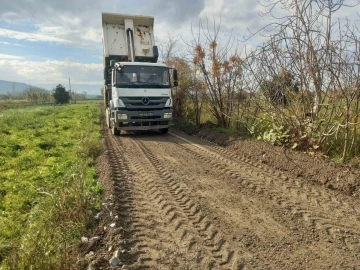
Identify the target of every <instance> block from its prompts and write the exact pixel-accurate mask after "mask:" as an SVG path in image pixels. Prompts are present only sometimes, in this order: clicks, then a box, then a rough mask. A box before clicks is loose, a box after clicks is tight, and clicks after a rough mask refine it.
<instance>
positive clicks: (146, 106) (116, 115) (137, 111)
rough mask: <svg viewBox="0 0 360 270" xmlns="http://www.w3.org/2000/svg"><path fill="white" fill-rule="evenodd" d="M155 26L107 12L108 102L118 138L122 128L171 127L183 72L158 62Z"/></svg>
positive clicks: (143, 19) (163, 129)
mask: <svg viewBox="0 0 360 270" xmlns="http://www.w3.org/2000/svg"><path fill="white" fill-rule="evenodd" d="M153 24H154V18H153V17H145V16H133V15H124V14H112V13H102V25H103V50H104V52H103V54H104V103H105V108H106V120H107V124H108V127H109V128H111V130H112V133H113V134H114V135H119V134H120V131H121V130H159V131H160V132H162V133H166V132H167V131H168V128H169V125H170V124H171V120H172V105H173V104H172V98H171V89H172V86H177V72H176V70H175V69H170V68H168V67H167V66H166V65H165V64H160V63H157V60H158V49H157V46H155V42H154V40H155V39H154V33H153ZM171 75H172V76H171ZM171 77H172V80H171ZM171 81H173V83H171Z"/></svg>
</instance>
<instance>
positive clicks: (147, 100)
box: [141, 97, 150, 105]
mask: <svg viewBox="0 0 360 270" xmlns="http://www.w3.org/2000/svg"><path fill="white" fill-rule="evenodd" d="M141 102H142V104H144V105H149V103H150V100H149V98H147V97H144V98H142V100H141Z"/></svg>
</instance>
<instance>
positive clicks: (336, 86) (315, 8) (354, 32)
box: [244, 0, 359, 161]
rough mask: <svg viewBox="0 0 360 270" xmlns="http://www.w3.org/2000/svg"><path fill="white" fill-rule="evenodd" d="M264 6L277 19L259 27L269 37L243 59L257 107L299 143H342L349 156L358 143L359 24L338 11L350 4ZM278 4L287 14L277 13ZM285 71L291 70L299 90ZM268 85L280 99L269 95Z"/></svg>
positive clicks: (328, 146)
mask: <svg viewBox="0 0 360 270" xmlns="http://www.w3.org/2000/svg"><path fill="white" fill-rule="evenodd" d="M264 6H266V7H267V8H268V10H269V12H268V13H267V14H264V15H270V16H272V17H273V19H275V22H273V23H271V24H269V25H267V26H265V27H264V28H262V29H261V30H260V31H259V32H258V33H261V34H262V35H267V41H266V42H265V43H264V44H263V45H262V46H260V47H259V48H258V49H257V50H255V51H252V52H250V53H247V58H246V61H245V62H246V63H244V67H245V69H246V71H245V73H246V74H247V75H248V77H247V84H249V85H250V84H251V85H252V90H253V91H254V93H256V94H254V95H253V96H254V97H256V99H255V103H256V105H257V107H258V108H259V109H260V111H261V112H262V115H263V116H264V115H265V116H266V117H267V119H268V120H269V122H271V123H272V124H275V125H277V126H285V127H287V128H288V129H287V130H288V133H289V135H290V137H291V140H292V141H293V142H294V143H296V144H297V145H300V146H302V147H304V148H309V147H312V148H313V149H318V148H319V149H322V150H323V151H325V152H331V151H334V149H335V148H338V147H339V146H340V145H341V148H342V154H341V156H342V160H343V161H345V160H346V159H347V156H348V153H349V151H350V152H352V151H353V150H354V149H355V148H356V147H355V144H356V140H357V139H356V125H357V121H358V120H357V114H358V102H359V88H358V85H359V60H358V59H359V58H358V57H359V56H358V54H359V46H358V44H359V43H358V41H359V39H358V36H359V35H358V34H359V31H358V26H357V25H356V22H355V23H354V24H355V25H354V24H353V25H352V24H351V23H350V22H349V21H344V20H341V19H340V18H338V17H337V13H338V11H339V10H340V9H343V8H346V7H348V6H347V5H345V1H343V0H340V1H325V0H301V1H300V0H288V1H283V0H281V1H280V0H276V1H274V0H271V1H266V5H265V4H264ZM278 7H280V8H281V9H282V10H283V11H284V10H285V12H286V15H285V16H282V17H280V18H279V17H276V16H275V14H274V13H273V12H274V10H276V9H277V8H278ZM281 74H283V75H284V74H288V75H286V76H291V77H292V78H293V80H294V81H295V82H296V83H297V88H298V91H293V90H294V86H292V85H291V84H288V85H286V83H285V82H286V81H285V80H282V79H281V78H282V77H284V76H283V75H281ZM286 76H285V77H286ZM276 80H277V82H279V81H280V84H279V83H275V84H274V82H275V81H276ZM266 82H267V83H266ZM269 82H271V83H269ZM261 86H263V88H267V89H265V93H266V92H267V93H268V96H266V95H262V94H261V93H260V91H258V90H260V88H261ZM271 87H272V88H273V89H271ZM263 90H264V89H263ZM269 91H277V92H276V93H277V98H279V97H280V98H282V102H280V103H279V102H273V101H274V96H273V97H272V98H270V99H269ZM279 94H280V95H279ZM271 99H272V100H271ZM269 101H271V102H269ZM284 101H286V104H284ZM284 105H286V106H284ZM355 118H356V119H355ZM355 120H356V121H355ZM352 126H354V127H353V128H351V127H352ZM351 133H352V135H351ZM350 135H351V136H352V138H350ZM330 138H331V139H330ZM340 138H341V139H340ZM339 144H340V145H339Z"/></svg>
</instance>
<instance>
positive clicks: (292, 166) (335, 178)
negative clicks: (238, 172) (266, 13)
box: [196, 127, 360, 197]
mask: <svg viewBox="0 0 360 270" xmlns="http://www.w3.org/2000/svg"><path fill="white" fill-rule="evenodd" d="M196 136H197V137H200V138H203V139H205V140H208V141H210V142H213V143H215V144H218V145H221V146H226V148H227V149H231V150H232V151H234V152H235V153H236V154H237V155H239V156H244V157H246V158H248V159H251V160H253V161H254V162H258V163H259V162H260V163H263V164H267V165H268V166H270V167H272V168H275V169H278V170H280V171H283V172H287V173H290V174H291V175H292V177H297V178H299V179H302V180H303V181H311V182H313V183H314V184H320V185H322V186H324V187H325V188H328V189H332V190H338V191H341V192H343V193H344V194H347V195H350V196H355V197H360V170H359V169H356V168H352V166H351V165H344V164H338V163H335V162H332V161H329V160H326V159H324V158H323V157H321V156H316V155H315V156H311V155H309V154H306V153H302V152H298V151H294V150H291V149H288V148H286V147H280V146H273V145H269V144H267V143H265V142H261V141H251V140H243V139H241V138H235V137H233V136H229V135H227V134H223V133H222V134H219V133H218V132H216V131H215V130H214V129H212V128H206V127H205V128H203V129H201V130H200V131H199V132H198V133H197V134H196Z"/></svg>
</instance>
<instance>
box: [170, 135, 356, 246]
mask: <svg viewBox="0 0 360 270" xmlns="http://www.w3.org/2000/svg"><path fill="white" fill-rule="evenodd" d="M171 135H172V136H173V137H167V138H168V139H169V141H170V142H172V143H174V144H175V145H176V146H177V147H179V148H181V149H183V150H184V151H186V152H188V153H189V154H191V155H192V156H195V157H197V158H198V159H200V160H202V161H203V162H207V163H209V164H211V165H213V166H214V168H216V169H218V170H220V171H221V172H222V173H224V174H226V175H227V176H228V177H230V178H232V179H234V180H236V181H237V182H238V183H240V184H241V185H242V186H243V187H244V188H246V189H248V190H249V191H250V192H252V193H255V194H261V193H265V194H270V195H271V196H270V198H271V200H272V201H274V202H276V204H278V205H280V206H281V207H282V208H284V209H286V210H287V211H290V212H291V213H292V215H293V216H296V217H301V218H302V219H303V221H304V222H305V223H306V224H307V225H308V226H310V227H311V228H314V229H316V230H321V231H322V232H323V233H324V234H325V236H326V235H327V236H329V237H330V240H329V241H334V242H336V243H337V244H338V245H339V246H340V247H344V246H345V247H346V248H347V249H349V250H352V251H356V250H360V240H359V239H360V222H359V221H360V219H359V215H358V212H357V211H356V210H355V207H354V206H350V205H349V203H346V202H342V201H340V200H339V199H337V198H335V197H334V196H331V195H329V193H328V192H326V191H323V190H320V189H319V188H316V187H311V186H309V185H305V184H303V183H301V182H300V181H299V180H294V179H291V178H289V177H288V176H286V175H285V174H283V173H280V172H276V170H273V169H271V168H266V167H265V166H262V165H258V164H256V163H255V162H252V161H250V160H248V159H247V158H245V157H240V158H239V157H238V156H237V155H236V154H235V153H231V152H230V151H227V150H225V149H223V148H221V147H217V146H212V145H211V146H207V147H209V148H210V149H211V150H208V149H207V148H205V147H204V146H200V145H197V144H196V143H194V142H192V141H189V140H187V139H184V138H182V137H181V136H178V135H176V134H172V133H171ZM177 139H180V140H181V141H185V142H187V143H188V144H181V143H179V142H178V141H177ZM185 145H186V146H185ZM219 152H220V153H221V154H222V155H221V154H218V153H219ZM229 157H230V158H229ZM231 158H233V159H231ZM234 159H235V161H234ZM239 165H240V166H239ZM279 180H280V181H279ZM289 198H290V199H289ZM294 199H295V200H294ZM291 201H293V202H291ZM326 214H328V215H326ZM352 216H354V217H352ZM330 217H331V218H330ZM345 217H346V218H345ZM349 217H351V218H349ZM344 219H345V220H346V221H345V222H344Z"/></svg>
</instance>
